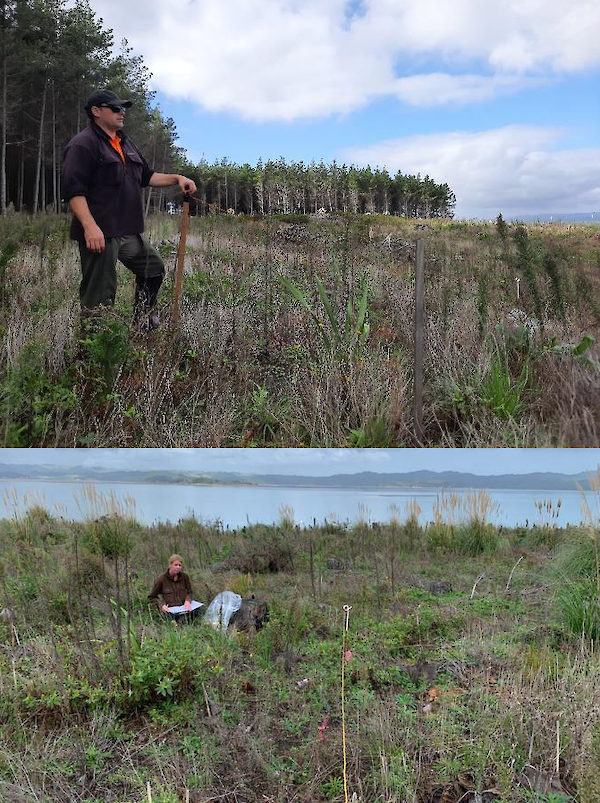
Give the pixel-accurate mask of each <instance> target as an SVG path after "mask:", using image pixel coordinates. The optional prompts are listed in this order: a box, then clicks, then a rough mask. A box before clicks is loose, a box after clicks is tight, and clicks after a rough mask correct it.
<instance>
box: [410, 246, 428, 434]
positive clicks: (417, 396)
mask: <svg viewBox="0 0 600 803" xmlns="http://www.w3.org/2000/svg"><path fill="white" fill-rule="evenodd" d="M424 262H425V241H424V240H423V239H422V238H420V239H418V240H417V255H416V259H415V358H414V365H413V376H414V394H413V399H414V401H413V426H414V436H415V440H416V442H417V444H418V445H419V446H420V445H422V443H423V343H424V337H425V279H424V275H425V271H424Z"/></svg>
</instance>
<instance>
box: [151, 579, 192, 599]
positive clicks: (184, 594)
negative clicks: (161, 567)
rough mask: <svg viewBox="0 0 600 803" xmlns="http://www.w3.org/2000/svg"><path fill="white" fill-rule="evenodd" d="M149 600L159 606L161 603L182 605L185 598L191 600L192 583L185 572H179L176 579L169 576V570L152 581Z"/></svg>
mask: <svg viewBox="0 0 600 803" xmlns="http://www.w3.org/2000/svg"><path fill="white" fill-rule="evenodd" d="M159 596H160V597H162V598H163V602H161V601H160V600H159ZM148 599H149V600H150V602H154V603H156V605H158V607H159V608H160V606H161V605H168V606H169V608H170V607H171V606H172V605H183V603H184V602H185V601H186V600H189V602H191V601H192V584H191V583H190V578H189V577H188V576H187V574H186V573H185V572H179V574H178V575H177V579H173V578H172V577H170V576H169V572H165V573H164V574H161V576H160V577H159V578H158V579H157V581H156V583H154V588H153V589H152V591H151V592H150V593H149V594H148Z"/></svg>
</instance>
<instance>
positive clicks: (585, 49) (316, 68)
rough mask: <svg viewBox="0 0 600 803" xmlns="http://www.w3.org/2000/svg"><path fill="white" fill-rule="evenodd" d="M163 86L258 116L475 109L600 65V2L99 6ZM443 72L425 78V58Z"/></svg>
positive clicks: (275, 1) (207, 1)
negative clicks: (533, 82) (455, 105)
mask: <svg viewBox="0 0 600 803" xmlns="http://www.w3.org/2000/svg"><path fill="white" fill-rule="evenodd" d="M94 9H95V10H96V11H97V12H98V13H99V14H100V15H101V16H102V17H103V18H104V19H105V22H106V23H107V24H109V25H111V26H112V27H114V29H115V32H116V33H117V35H118V36H123V35H124V36H126V37H127V38H128V40H129V42H130V44H131V45H132V46H133V47H134V49H135V50H136V52H140V53H142V54H143V56H144V60H145V62H146V63H147V65H148V66H149V67H150V69H151V70H152V72H153V73H154V84H155V87H156V88H157V89H160V90H161V91H163V92H165V93H167V94H170V95H172V96H174V97H179V98H186V99H188V100H190V101H193V102H196V103H198V104H199V105H201V106H202V107H204V108H206V109H209V110H213V111H229V112H232V113H234V114H238V115H240V116H242V117H244V118H246V119H255V120H294V119H297V118H303V117H318V116H327V115H329V114H332V113H346V112H349V111H352V110H354V109H357V108H359V107H361V106H364V105H365V104H367V103H368V102H369V101H370V100H372V99H373V98H375V97H378V96H381V95H389V96H397V97H400V98H401V99H402V100H403V101H405V102H406V103H415V104H417V105H424V101H423V92H426V93H427V94H428V95H429V98H430V102H429V105H431V104H432V103H449V102H461V103H464V102H470V101H480V100H483V99H486V98H489V97H491V96H493V95H494V94H496V93H497V92H501V91H502V92H505V91H512V90H516V89H518V88H519V87H521V86H522V85H527V82H528V78H530V76H534V77H539V76H540V75H542V74H545V75H548V74H552V73H553V72H559V73H560V72H565V71H566V72H569V71H576V70H582V69H586V68H591V67H595V66H597V65H598V64H600V49H599V48H598V46H597V42H598V40H599V39H600V6H599V5H598V3H597V0H498V2H496V3H489V2H482V0H453V2H452V3H449V2H447V0H364V2H363V3H362V5H360V4H359V6H358V13H355V14H353V15H352V14H350V16H349V12H352V11H354V10H356V3H355V2H351V1H350V0H227V2H223V0H171V2H170V3H164V2H162V0H161V1H160V2H159V0H129V2H128V3H126V4H122V3H116V2H115V0H95V2H94ZM432 60H434V61H435V63H436V65H437V68H436V69H435V70H434V71H432V72H431V73H430V74H429V75H426V74H424V71H423V69H422V66H423V63H425V62H427V64H430V63H431V62H432Z"/></svg>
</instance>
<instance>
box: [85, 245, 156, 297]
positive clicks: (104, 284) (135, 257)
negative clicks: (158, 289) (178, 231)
mask: <svg viewBox="0 0 600 803" xmlns="http://www.w3.org/2000/svg"><path fill="white" fill-rule="evenodd" d="M79 254H80V256H81V271H82V274H83V278H82V279H81V284H80V285H79V298H80V301H81V307H82V309H84V310H86V309H87V310H91V309H94V308H95V307H100V306H103V307H112V305H113V304H114V302H115V296H116V293H117V260H120V261H121V262H122V263H123V265H125V267H126V268H129V270H130V271H131V272H132V273H133V274H135V277H136V292H137V291H138V290H139V289H140V288H143V287H144V285H145V283H147V280H148V279H151V280H155V281H154V282H153V284H156V283H157V282H158V285H159V286H160V281H162V278H163V276H164V274H165V265H164V262H163V261H162V257H161V256H160V254H159V253H158V251H157V250H156V249H155V248H154V247H153V246H152V245H150V243H149V242H148V241H147V240H146V239H145V238H144V237H142V235H141V234H132V235H130V236H128V237H110V238H108V239H107V240H106V246H105V248H104V251H102V252H101V253H99V254H97V253H95V252H94V251H90V250H89V249H88V248H86V246H85V243H79Z"/></svg>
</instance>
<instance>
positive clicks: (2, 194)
mask: <svg viewBox="0 0 600 803" xmlns="http://www.w3.org/2000/svg"><path fill="white" fill-rule="evenodd" d="M5 37H6V31H3V37H2V39H3V41H2V142H1V143H0V214H2V215H5V214H6V126H7V117H8V113H7V110H6V102H7V91H6V89H7V81H6V42H5V41H4V39H5Z"/></svg>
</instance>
